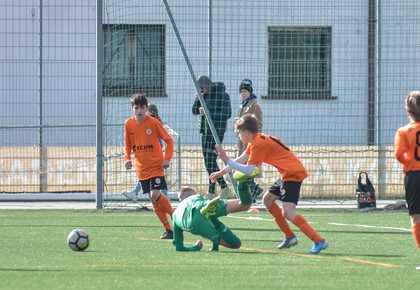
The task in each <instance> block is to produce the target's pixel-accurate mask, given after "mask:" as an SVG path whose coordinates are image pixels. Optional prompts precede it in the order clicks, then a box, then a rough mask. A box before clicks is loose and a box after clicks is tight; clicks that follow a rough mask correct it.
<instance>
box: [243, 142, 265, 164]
mask: <svg viewBox="0 0 420 290" xmlns="http://www.w3.org/2000/svg"><path fill="white" fill-rule="evenodd" d="M261 145H262V146H261ZM246 153H247V154H248V155H249V157H248V162H247V164H248V165H256V166H257V165H261V164H262V163H264V161H265V150H264V144H263V143H262V142H255V144H250V145H248V147H247V150H246Z"/></svg>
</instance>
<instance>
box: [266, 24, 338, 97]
mask: <svg viewBox="0 0 420 290" xmlns="http://www.w3.org/2000/svg"><path fill="white" fill-rule="evenodd" d="M268 61H269V65H268V95H267V96H266V97H264V98H266V99H296V100H308V99H310V100H325V99H335V98H336V97H333V96H331V27H306V26H305V27H296V26H293V27H279V26H269V27H268Z"/></svg>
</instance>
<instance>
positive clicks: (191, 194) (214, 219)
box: [172, 187, 249, 251]
mask: <svg viewBox="0 0 420 290" xmlns="http://www.w3.org/2000/svg"><path fill="white" fill-rule="evenodd" d="M179 200H180V201H181V203H180V204H179V206H178V207H177V208H176V210H175V211H174V212H173V215H172V219H173V232H174V238H173V244H174V246H175V250H177V251H200V250H201V248H202V247H203V243H202V242H201V241H200V240H198V241H197V242H196V243H195V244H194V245H193V246H184V234H183V232H184V231H187V232H190V233H192V234H194V235H200V236H202V237H204V238H207V239H209V240H211V241H212V242H213V246H212V247H211V249H210V251H218V250H219V245H222V246H225V247H227V248H230V249H239V248H240V247H241V240H240V239H239V238H238V237H237V236H236V235H235V234H234V233H233V232H232V231H231V230H230V229H229V228H228V227H226V226H225V225H224V224H223V223H222V222H221V221H220V220H219V219H218V217H220V216H225V215H227V214H228V213H231V212H237V211H241V210H244V209H245V208H248V207H249V206H244V205H242V204H241V203H240V201H239V200H237V199H236V200H229V201H228V200H226V199H220V198H214V199H212V200H211V201H208V200H206V199H204V197H203V196H201V195H200V194H198V193H197V192H196V191H195V190H194V189H193V188H190V187H184V188H182V189H181V191H180V192H179Z"/></svg>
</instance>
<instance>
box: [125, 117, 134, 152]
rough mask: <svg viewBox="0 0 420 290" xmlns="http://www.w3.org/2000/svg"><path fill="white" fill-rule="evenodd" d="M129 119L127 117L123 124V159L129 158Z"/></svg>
mask: <svg viewBox="0 0 420 290" xmlns="http://www.w3.org/2000/svg"><path fill="white" fill-rule="evenodd" d="M128 120H129V119H127V121H125V124H124V145H125V147H124V153H125V154H124V159H125V160H131V147H132V146H131V141H130V137H129V131H130V125H129V122H128Z"/></svg>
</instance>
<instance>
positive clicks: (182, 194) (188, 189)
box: [178, 187, 197, 201]
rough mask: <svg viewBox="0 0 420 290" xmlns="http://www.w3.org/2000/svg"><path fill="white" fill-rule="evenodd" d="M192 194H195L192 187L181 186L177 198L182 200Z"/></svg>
mask: <svg viewBox="0 0 420 290" xmlns="http://www.w3.org/2000/svg"><path fill="white" fill-rule="evenodd" d="M194 194H197V192H196V191H195V189H194V188H191V187H183V188H181V190H180V191H179V193H178V198H179V200H181V201H182V200H184V199H186V198H187V197H189V196H191V195H194Z"/></svg>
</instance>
